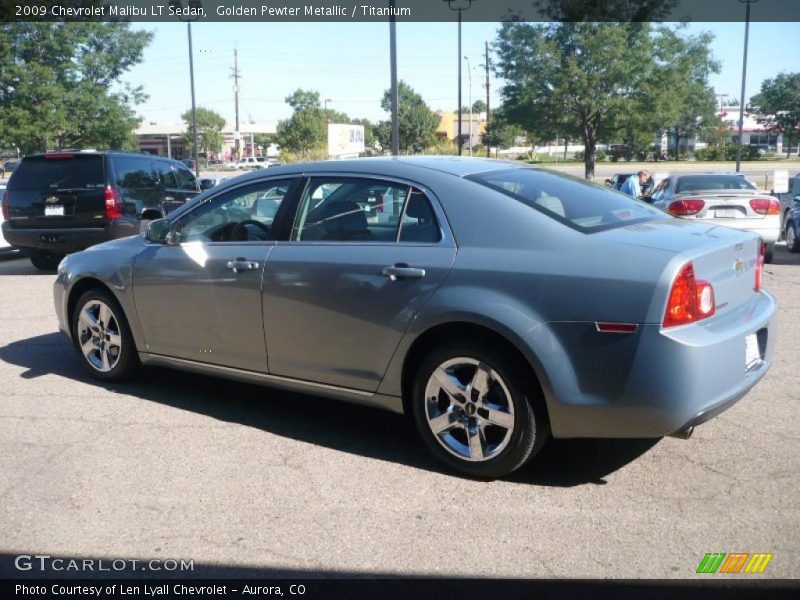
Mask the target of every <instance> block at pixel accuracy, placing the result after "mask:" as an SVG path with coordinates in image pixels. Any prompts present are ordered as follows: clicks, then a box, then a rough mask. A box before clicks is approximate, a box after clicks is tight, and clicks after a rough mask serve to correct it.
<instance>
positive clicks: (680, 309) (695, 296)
mask: <svg viewBox="0 0 800 600" xmlns="http://www.w3.org/2000/svg"><path fill="white" fill-rule="evenodd" d="M715 311H716V302H715V300H714V288H713V287H711V284H710V283H709V282H708V281H704V280H702V279H695V277H694V266H693V265H692V263H691V262H688V263H686V264H685V265H684V266H683V268H682V269H681V270H680V273H678V276H677V277H676V278H675V281H674V282H673V284H672V289H671V290H670V292H669V300H668V301H667V310H666V311H665V312H664V323H663V325H664V327H676V326H678V325H687V324H688V323H694V322H695V321H699V320H700V319H705V318H707V317H710V316H711V315H713V314H714V312H715Z"/></svg>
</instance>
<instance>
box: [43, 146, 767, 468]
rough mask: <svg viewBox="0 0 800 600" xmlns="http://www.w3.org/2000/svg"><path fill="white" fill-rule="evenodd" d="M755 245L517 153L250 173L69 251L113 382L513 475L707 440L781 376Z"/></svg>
mask: <svg viewBox="0 0 800 600" xmlns="http://www.w3.org/2000/svg"><path fill="white" fill-rule="evenodd" d="M763 258H764V257H763V245H762V243H761V241H760V240H759V238H758V236H756V235H755V234H753V233H748V232H742V231H736V230H733V229H728V228H725V227H720V226H718V225H708V224H700V223H691V222H687V221H685V220H682V219H676V218H673V217H671V216H669V215H666V214H664V213H662V212H660V211H658V210H656V209H654V208H652V207H650V206H648V205H647V204H644V203H641V202H638V201H636V200H633V199H630V198H628V197H626V196H624V195H622V194H620V193H618V192H616V191H613V190H609V189H606V188H603V187H600V186H598V185H595V184H593V183H589V182H585V181H581V180H577V179H573V178H571V177H568V176H566V175H562V174H558V173H553V172H548V171H545V170H541V169H533V168H526V167H522V166H518V165H513V164H508V163H504V162H497V161H488V160H479V159H456V158H446V157H415V158H410V157H409V158H397V159H390V158H380V159H360V160H349V161H331V162H320V163H306V164H299V165H292V166H283V167H276V168H271V169H268V170H265V171H258V172H255V173H252V174H250V175H245V176H242V177H237V178H235V179H233V180H230V181H228V182H225V183H224V184H223V185H221V186H218V187H215V188H213V189H212V190H209V191H207V192H205V193H203V194H201V195H200V196H198V197H197V198H195V199H194V200H192V201H190V202H188V203H187V204H185V205H183V206H182V207H180V208H179V209H178V210H176V211H174V212H173V213H171V214H170V215H169V217H168V218H167V219H161V220H157V221H152V222H150V223H149V225H148V226H147V228H146V229H145V232H144V234H143V235H141V236H137V237H130V238H126V239H121V240H116V241H112V242H108V243H104V244H100V245H97V246H94V247H92V248H89V249H88V250H84V251H83V252H79V253H77V254H72V255H69V256H68V257H67V258H65V259H64V261H63V262H62V263H61V265H60V266H59V269H58V277H57V279H56V283H55V306H56V311H57V313H58V319H59V323H60V328H61V329H62V330H63V331H64V332H65V333H66V334H67V335H68V336H69V337H70V339H71V340H72V341H73V342H74V344H75V346H76V348H77V349H78V351H79V355H80V357H81V360H82V362H83V363H84V365H85V367H86V369H87V370H88V371H89V372H90V373H91V374H92V375H94V376H95V377H97V378H98V379H101V380H106V381H109V380H120V379H123V378H128V377H131V376H132V375H133V374H134V372H135V371H136V369H137V367H139V365H140V364H145V365H147V364H157V365H167V366H172V367H176V368H180V369H189V370H192V371H197V372H201V373H208V374H216V375H220V376H224V377H231V378H235V379H240V380H245V381H250V382H258V383H265V384H270V385H275V386H282V387H286V388H290V389H295V390H307V391H309V392H313V393H319V394H324V395H329V396H332V397H335V398H339V399H345V400H352V401H356V402H362V403H366V404H370V405H375V406H380V407H383V408H387V409H389V410H393V411H397V412H405V413H407V414H410V415H413V419H414V421H415V423H416V426H417V428H418V430H419V433H420V435H421V437H422V439H423V441H424V442H425V444H426V445H427V446H428V447H429V448H430V450H431V451H432V452H433V453H434V454H435V455H436V456H437V457H438V458H439V459H441V460H442V461H444V462H445V463H447V464H448V465H449V466H450V467H452V468H453V469H456V470H459V471H462V472H464V473H467V474H469V475H472V476H475V477H484V478H491V477H499V476H503V475H505V474H507V473H510V472H511V471H513V470H514V469H517V468H518V467H520V466H521V465H523V464H524V463H525V462H526V461H528V460H529V459H531V458H532V457H533V456H534V455H535V454H536V453H537V452H538V451H539V449H540V448H541V447H542V445H543V444H544V443H545V441H546V440H547V438H548V437H549V436H551V435H552V436H554V437H557V438H573V437H607V438H608V437H637V438H642V437H660V436H664V435H677V436H681V437H687V436H688V433H689V432H691V430H692V428H693V427H694V426H695V425H697V424H699V423H702V422H704V421H706V420H708V419H709V418H711V417H713V416H714V415H716V414H718V413H720V412H721V411H723V410H725V409H727V408H728V407H730V406H731V405H732V404H733V403H734V402H736V401H737V400H738V399H740V398H741V397H742V396H744V395H745V394H746V393H747V392H748V390H750V388H752V387H753V386H754V385H755V384H756V383H757V382H758V381H759V380H760V379H761V378H762V377H763V376H764V374H765V373H766V372H767V370H768V368H769V366H770V364H771V361H772V353H773V348H774V346H775V333H776V332H775V310H776V305H775V301H774V299H773V298H772V296H770V295H769V294H768V293H767V292H766V291H764V290H763V289H762V288H761V270H762V266H763Z"/></svg>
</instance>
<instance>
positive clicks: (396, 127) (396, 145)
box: [389, 0, 460, 156]
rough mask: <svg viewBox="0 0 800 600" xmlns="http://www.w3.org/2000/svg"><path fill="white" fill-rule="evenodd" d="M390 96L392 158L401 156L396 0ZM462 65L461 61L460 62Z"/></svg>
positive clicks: (391, 5)
mask: <svg viewBox="0 0 800 600" xmlns="http://www.w3.org/2000/svg"><path fill="white" fill-rule="evenodd" d="M389 8H390V10H389V73H390V74H389V77H390V89H391V91H390V92H389V96H390V98H391V105H392V139H391V145H392V156H398V155H399V154H400V120H399V113H398V110H399V104H400V98H399V91H398V89H397V19H396V17H395V16H394V13H395V11H394V8H395V0H390V1H389ZM459 64H460V61H459Z"/></svg>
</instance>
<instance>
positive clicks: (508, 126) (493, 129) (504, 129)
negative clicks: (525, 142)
mask: <svg viewBox="0 0 800 600" xmlns="http://www.w3.org/2000/svg"><path fill="white" fill-rule="evenodd" d="M524 133H525V132H524V131H523V130H522V127H520V126H519V125H516V124H514V123H510V122H509V121H508V117H507V115H506V111H505V110H504V109H503V108H502V107H500V108H496V109H495V110H494V112H492V119H491V121H490V122H489V123H488V124H487V126H486V132H485V133H484V134H483V135H482V136H481V143H482V144H483V145H484V146H492V147H497V148H503V149H505V148H510V147H511V146H513V145H514V143H515V141H516V139H517V138H518V137H520V136H521V135H523V134H524Z"/></svg>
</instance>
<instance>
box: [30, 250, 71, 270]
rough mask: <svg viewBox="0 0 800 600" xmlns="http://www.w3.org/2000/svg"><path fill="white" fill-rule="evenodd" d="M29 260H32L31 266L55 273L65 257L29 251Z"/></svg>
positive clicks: (42, 251)
mask: <svg viewBox="0 0 800 600" xmlns="http://www.w3.org/2000/svg"><path fill="white" fill-rule="evenodd" d="M28 258H30V259H31V264H33V266H34V267H36V268H37V269H39V270H40V271H45V272H54V271H55V270H56V269H57V268H58V263H60V262H61V259H62V258H64V255H63V254H55V253H53V252H46V251H44V250H34V249H31V250H29V251H28Z"/></svg>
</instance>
